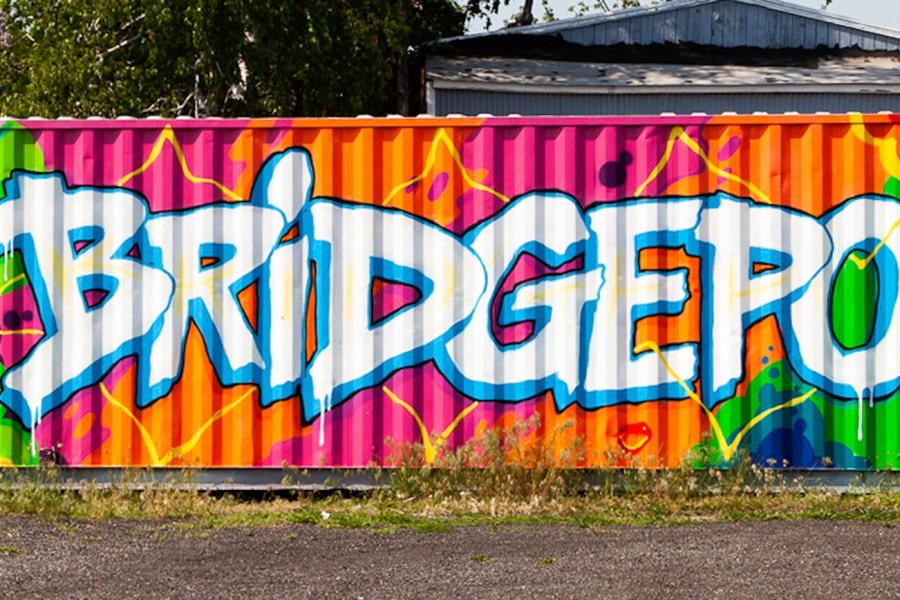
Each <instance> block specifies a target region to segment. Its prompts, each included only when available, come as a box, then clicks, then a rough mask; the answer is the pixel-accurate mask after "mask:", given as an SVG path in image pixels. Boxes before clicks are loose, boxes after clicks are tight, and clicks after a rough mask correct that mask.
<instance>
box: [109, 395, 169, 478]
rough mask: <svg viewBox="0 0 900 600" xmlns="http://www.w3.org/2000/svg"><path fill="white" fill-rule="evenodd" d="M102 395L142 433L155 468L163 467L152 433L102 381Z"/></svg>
mask: <svg viewBox="0 0 900 600" xmlns="http://www.w3.org/2000/svg"><path fill="white" fill-rule="evenodd" d="M100 393H101V394H103V397H104V398H106V401H107V402H109V403H110V404H112V405H113V406H115V407H116V408H118V409H119V410H121V411H122V412H124V413H125V415H126V416H127V417H128V418H129V419H131V421H132V422H133V423H134V424H135V425H137V426H138V430H139V431H140V432H141V439H142V440H143V441H144V446H145V447H146V448H147V452H149V453H150V462H151V464H152V465H153V466H154V467H158V466H161V465H162V463H161V462H160V461H159V452H158V451H157V450H156V444H155V443H153V436H151V435H150V432H149V431H147V428H146V427H144V424H143V423H141V421H140V419H138V418H137V417H136V416H134V413H133V412H131V410H130V409H129V408H128V407H127V406H125V405H124V404H122V403H121V402H119V400H118V399H117V398H116V397H115V396H113V395H112V394H111V393H110V392H109V390H108V389H107V388H106V385H105V384H104V383H103V382H102V381H101V382H100Z"/></svg>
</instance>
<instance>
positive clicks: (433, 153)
mask: <svg viewBox="0 0 900 600" xmlns="http://www.w3.org/2000/svg"><path fill="white" fill-rule="evenodd" d="M440 144H443V145H444V146H445V147H446V148H447V150H448V151H449V152H450V154H451V156H452V157H453V162H454V163H456V166H457V168H458V169H459V171H460V173H462V177H463V181H465V182H466V183H468V184H469V186H470V187H472V188H474V189H476V190H479V191H482V192H487V193H488V194H491V195H492V196H494V197H495V198H498V199H500V200H502V201H503V202H509V197H508V196H505V195H503V194H501V193H500V192H498V191H497V190H495V189H494V188H492V187H490V186H487V185H484V184H483V183H479V182H477V181H475V180H474V179H472V177H471V176H470V175H469V171H468V170H467V169H466V167H465V166H463V162H462V157H461V156H460V155H459V150H457V148H456V146H455V145H454V144H453V140H451V139H450V136H449V135H447V132H446V131H445V130H444V129H438V132H437V135H435V137H434V140H432V142H431V147H430V148H429V150H428V156H426V157H425V166H424V167H423V168H422V172H421V173H419V174H418V175H416V176H415V177H413V178H412V179H410V180H409V181H407V182H405V183H401V184H400V185H398V186H396V187H394V189H392V190H391V191H390V193H389V194H388V195H387V198H385V199H384V202H383V204H384V206H387V205H388V204H390V203H391V202H393V200H394V196H396V195H398V194H399V193H400V192H401V191H403V190H405V189H406V188H407V187H409V186H411V185H413V184H414V183H418V182H420V181H422V180H423V179H425V175H426V174H428V172H429V171H430V170H431V169H433V168H434V163H435V161H436V160H437V151H438V150H439V149H440Z"/></svg>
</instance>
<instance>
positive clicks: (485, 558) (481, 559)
mask: <svg viewBox="0 0 900 600" xmlns="http://www.w3.org/2000/svg"><path fill="white" fill-rule="evenodd" d="M489 560H491V557H490V556H487V555H486V554H476V555H475V556H473V557H472V562H478V563H480V562H487V561H489Z"/></svg>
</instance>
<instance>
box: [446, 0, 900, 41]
mask: <svg viewBox="0 0 900 600" xmlns="http://www.w3.org/2000/svg"><path fill="white" fill-rule="evenodd" d="M501 35H555V36H560V37H562V38H563V39H565V40H566V41H569V42H572V43H576V44H583V45H595V46H607V45H613V44H636V45H646V44H666V43H670V44H673V43H674V44H681V43H695V44H701V45H713V46H721V47H726V48H737V47H756V48H808V49H813V48H817V47H819V46H825V47H829V48H854V47H856V48H861V49H863V50H872V51H876V50H881V51H898V50H900V31H898V30H896V29H891V28H887V27H881V26H878V25H872V24H869V23H863V22H861V21H857V20H855V19H851V18H849V17H844V16H841V15H836V14H833V13H831V12H825V11H822V10H815V9H811V8H807V7H804V6H798V5H796V4H793V3H790V2H782V1H780V0H683V1H674V2H666V3H664V4H659V5H653V6H646V7H640V8H633V9H626V10H619V11H613V12H611V13H601V14H593V15H588V16H584V17H576V18H572V19H561V20H559V21H554V22H552V23H541V24H538V25H530V26H527V27H516V28H509V29H502V30H499V31H491V32H486V33H481V34H474V35H469V36H461V37H456V38H448V39H446V40H444V41H448V42H449V41H460V40H466V39H475V38H484V37H492V36H501Z"/></svg>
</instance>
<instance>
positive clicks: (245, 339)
mask: <svg viewBox="0 0 900 600" xmlns="http://www.w3.org/2000/svg"><path fill="white" fill-rule="evenodd" d="M284 225H285V223H284V217H283V216H282V214H281V211H279V210H275V209H272V208H265V207H260V206H253V205H251V204H250V203H247V202H242V203H237V204H227V205H223V204H214V205H208V206H203V207H200V208H197V209H193V210H190V211H186V212H183V213H163V214H160V215H157V216H154V217H152V218H150V219H148V221H147V224H146V229H147V234H148V237H149V241H150V244H151V245H152V246H153V247H154V254H158V255H159V256H161V258H158V259H157V258H156V257H154V260H158V262H161V264H162V266H163V267H164V268H165V269H166V271H168V272H169V273H171V274H172V276H173V277H174V278H175V293H174V296H173V298H172V306H171V308H170V309H169V310H168V311H167V312H166V314H165V316H164V318H163V322H162V326H161V329H160V332H159V336H158V337H157V338H156V340H155V341H154V342H153V346H152V347H151V350H150V356H149V375H148V383H149V388H150V389H149V396H148V398H146V399H144V400H141V402H142V403H146V402H149V401H152V400H155V399H156V398H159V397H162V396H164V395H165V394H167V393H168V392H169V390H170V389H171V388H172V385H173V384H174V382H175V380H176V379H177V378H178V376H179V375H180V374H181V369H182V366H183V354H184V344H185V340H186V337H187V332H188V326H189V325H190V321H191V320H193V321H194V322H195V323H196V325H197V328H198V329H199V330H200V333H201V334H202V336H203V339H204V341H205V343H206V349H207V352H208V354H209V356H210V359H211V361H212V363H213V365H214V366H215V368H216V372H217V373H218V375H219V377H220V378H221V379H222V381H223V383H224V384H225V385H232V384H235V383H252V382H256V381H257V380H258V379H259V377H258V375H259V371H260V370H261V369H262V368H263V360H262V357H261V356H260V353H259V350H258V349H257V344H256V336H255V334H254V332H253V329H252V328H251V327H250V324H249V323H248V321H247V317H246V316H245V314H244V312H243V311H242V309H241V307H240V304H239V302H238V299H237V294H238V292H240V291H241V290H242V289H244V288H245V287H247V286H248V285H250V284H251V283H252V282H253V280H254V278H255V270H256V269H257V268H258V267H259V266H260V265H261V264H263V263H264V262H265V261H266V260H267V259H268V258H269V254H270V253H271V251H272V248H273V247H274V246H275V244H276V243H277V242H278V238H279V234H280V233H281V231H282V229H283V228H284Z"/></svg>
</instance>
